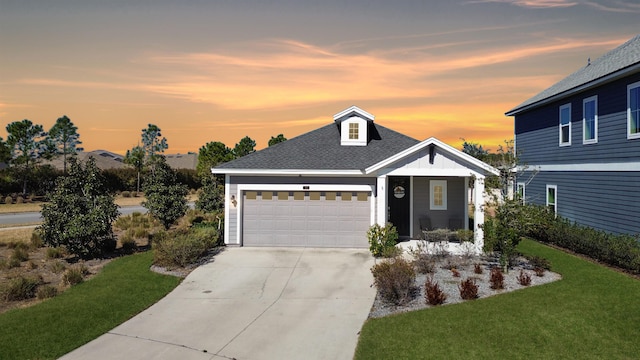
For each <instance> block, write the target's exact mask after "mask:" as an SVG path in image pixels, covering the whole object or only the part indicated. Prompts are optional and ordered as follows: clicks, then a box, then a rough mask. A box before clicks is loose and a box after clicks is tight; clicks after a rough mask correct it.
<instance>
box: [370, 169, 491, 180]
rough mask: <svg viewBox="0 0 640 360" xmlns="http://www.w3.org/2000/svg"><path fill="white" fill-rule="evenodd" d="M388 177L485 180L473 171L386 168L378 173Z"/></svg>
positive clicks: (482, 175)
mask: <svg viewBox="0 0 640 360" xmlns="http://www.w3.org/2000/svg"><path fill="white" fill-rule="evenodd" d="M378 174H380V175H386V176H429V177H436V176H438V177H467V176H475V177H476V178H484V177H485V176H484V174H481V173H479V172H476V171H473V170H471V169H404V168H400V169H394V168H385V169H382V170H380V171H379V172H378Z"/></svg>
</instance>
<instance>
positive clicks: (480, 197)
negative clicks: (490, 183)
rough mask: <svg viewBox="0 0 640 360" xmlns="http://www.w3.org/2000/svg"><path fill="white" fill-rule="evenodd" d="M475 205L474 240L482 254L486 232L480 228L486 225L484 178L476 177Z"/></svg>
mask: <svg viewBox="0 0 640 360" xmlns="http://www.w3.org/2000/svg"><path fill="white" fill-rule="evenodd" d="M473 205H474V212H473V219H474V225H473V239H474V242H475V245H476V251H477V252H478V254H480V253H482V248H483V247H484V231H483V230H482V227H480V225H482V224H484V176H482V177H480V176H477V177H476V181H475V185H474V187H473Z"/></svg>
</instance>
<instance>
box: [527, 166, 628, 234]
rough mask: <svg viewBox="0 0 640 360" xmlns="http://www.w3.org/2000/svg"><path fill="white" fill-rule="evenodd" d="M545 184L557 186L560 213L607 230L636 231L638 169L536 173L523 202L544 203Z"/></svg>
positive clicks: (576, 220)
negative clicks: (628, 170) (633, 170)
mask: <svg viewBox="0 0 640 360" xmlns="http://www.w3.org/2000/svg"><path fill="white" fill-rule="evenodd" d="M528 176H529V174H524V175H523V176H521V179H524V178H527V179H528ZM577 179H579V181H577ZM546 185H557V186H558V193H557V204H558V214H559V215H560V216H562V217H564V218H567V219H569V220H571V221H575V222H577V223H579V224H581V225H585V226H590V227H593V228H596V229H600V230H604V231H607V232H611V233H627V234H638V233H640V222H639V221H638V215H637V214H638V210H640V192H639V191H637V189H638V188H640V172H545V173H538V174H537V175H536V176H535V177H534V178H533V180H532V181H531V182H530V183H529V184H528V185H527V186H526V190H525V192H526V193H525V194H526V195H525V196H526V201H527V202H528V203H532V204H539V205H545V204H546V197H545V196H546Z"/></svg>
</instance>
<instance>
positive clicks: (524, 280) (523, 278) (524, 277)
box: [518, 270, 531, 286]
mask: <svg viewBox="0 0 640 360" xmlns="http://www.w3.org/2000/svg"><path fill="white" fill-rule="evenodd" d="M518 283H519V284H520V285H522V286H529V285H531V275H529V274H528V273H526V272H524V271H523V270H520V274H518Z"/></svg>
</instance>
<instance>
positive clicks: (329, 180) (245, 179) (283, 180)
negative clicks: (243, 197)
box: [230, 175, 376, 185]
mask: <svg viewBox="0 0 640 360" xmlns="http://www.w3.org/2000/svg"><path fill="white" fill-rule="evenodd" d="M230 181H231V183H232V184H302V185H307V184H340V185H342V184H344V185H375V184H376V178H374V177H317V176H314V177H307V176H297V175H296V176H231V179H230Z"/></svg>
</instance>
